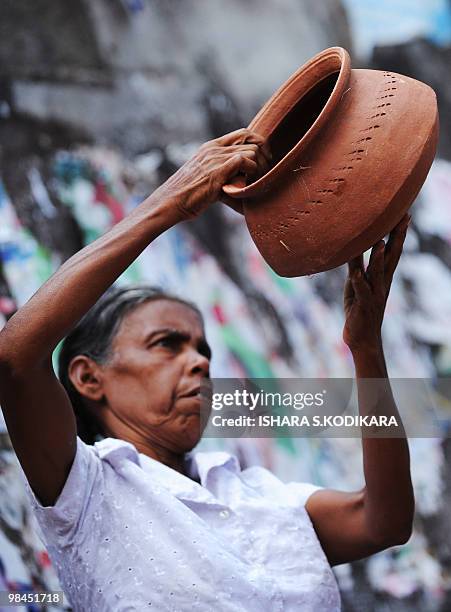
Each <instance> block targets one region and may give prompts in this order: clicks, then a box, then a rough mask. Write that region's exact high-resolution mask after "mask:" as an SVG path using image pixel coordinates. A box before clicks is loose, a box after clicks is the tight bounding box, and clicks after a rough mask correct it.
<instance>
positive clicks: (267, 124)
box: [222, 47, 351, 198]
mask: <svg viewBox="0 0 451 612" xmlns="http://www.w3.org/2000/svg"><path fill="white" fill-rule="evenodd" d="M335 72H338V77H337V81H336V83H335V85H334V88H333V90H332V93H331V94H330V96H329V99H328V100H327V102H326V104H325V105H324V106H323V109H322V110H321V112H320V114H319V115H318V117H317V118H316V120H315V121H314V122H313V124H312V125H311V126H310V128H309V129H308V130H307V132H306V133H305V134H304V136H303V137H302V138H301V139H300V140H299V142H298V143H297V144H296V145H295V146H294V147H293V148H292V149H290V150H289V151H288V153H287V154H286V155H285V156H284V157H283V158H282V159H281V160H280V161H279V162H278V163H277V164H276V165H275V166H273V167H272V168H271V169H270V170H269V171H268V172H267V173H266V174H264V175H263V176H262V177H260V178H259V179H257V180H256V181H254V182H253V183H251V184H250V185H247V186H245V185H243V184H242V180H243V179H241V181H240V179H237V181H236V183H235V184H234V183H233V182H232V183H229V184H227V185H224V186H223V188H222V189H223V191H224V192H225V193H226V194H227V195H229V196H231V197H233V198H248V197H253V196H255V195H258V194H259V193H261V192H262V191H266V190H267V189H268V188H269V186H270V185H271V184H272V183H273V182H274V181H275V180H276V179H277V178H278V177H279V176H280V175H281V174H282V173H283V172H284V170H285V168H286V167H287V166H288V165H289V164H290V163H291V161H292V160H293V158H295V157H297V156H298V154H299V153H300V152H301V151H302V150H303V149H305V148H306V147H307V146H308V145H309V143H310V141H311V140H312V138H313V137H314V136H316V135H317V133H318V132H319V131H320V130H321V129H322V128H323V126H324V124H325V123H326V121H327V120H328V119H329V118H330V115H331V114H332V112H333V111H334V110H335V108H336V107H337V106H338V104H339V103H340V101H341V99H342V97H343V95H344V93H345V92H346V87H347V85H348V83H349V78H350V74H351V58H350V56H349V53H348V52H347V51H346V49H344V48H343V47H330V48H329V49H325V50H324V51H321V52H320V53H318V54H317V55H315V56H314V57H313V58H312V59H310V60H309V61H308V62H306V63H305V64H304V65H303V66H301V67H300V68H299V69H298V70H297V71H296V72H295V73H294V74H292V76H291V77H290V78H289V79H288V80H287V81H285V83H284V84H283V85H282V86H281V87H279V89H278V90H277V91H276V92H275V93H274V94H273V95H272V96H271V98H270V99H269V100H268V101H267V102H266V103H265V104H264V106H263V107H262V108H261V109H260V111H259V112H258V113H257V115H256V116H255V117H254V119H252V121H251V123H250V124H249V129H251V130H253V131H255V132H256V133H257V134H259V135H260V136H263V137H264V138H265V139H267V138H269V136H271V134H272V133H273V132H274V131H275V130H276V129H277V127H278V126H279V125H280V123H281V122H282V120H283V119H284V118H285V117H286V116H287V114H288V113H289V112H290V111H291V110H292V109H293V108H294V106H296V104H298V103H299V102H300V101H301V100H302V98H303V97H304V96H305V95H306V94H307V93H308V92H309V91H311V90H312V89H313V87H315V86H316V85H318V83H320V82H321V81H322V80H323V79H325V78H327V77H328V76H330V75H331V74H333V73H335ZM303 82H305V84H304V87H301V89H299V85H300V84H302V83H303ZM293 94H294V95H293ZM290 96H292V97H293V100H292V103H291V104H287V99H288V100H289V98H290ZM281 98H285V99H286V100H285V101H284V104H283V113H282V114H281V113H280V112H279V113H277V106H278V105H279V103H280V100H281ZM272 114H276V116H277V114H278V115H279V116H278V117H277V119H276V121H274V119H273V118H272V117H271V120H269V118H270V116H271V115H272Z"/></svg>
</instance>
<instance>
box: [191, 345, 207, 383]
mask: <svg viewBox="0 0 451 612" xmlns="http://www.w3.org/2000/svg"><path fill="white" fill-rule="evenodd" d="M189 368H190V372H191V374H201V375H202V376H203V377H208V376H209V374H210V359H209V358H208V357H206V356H205V355H202V353H199V352H198V351H197V350H196V349H193V350H192V351H191V352H190V364H189Z"/></svg>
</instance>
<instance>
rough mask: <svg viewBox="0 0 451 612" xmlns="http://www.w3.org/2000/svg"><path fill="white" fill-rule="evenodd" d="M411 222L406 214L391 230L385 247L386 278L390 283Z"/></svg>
mask: <svg viewBox="0 0 451 612" xmlns="http://www.w3.org/2000/svg"><path fill="white" fill-rule="evenodd" d="M409 223H410V216H409V215H405V216H404V217H403V218H402V220H401V221H400V223H398V225H397V226H396V227H395V228H394V229H393V230H392V231H391V232H390V237H389V239H388V242H387V246H386V249H385V278H386V282H388V284H389V285H390V284H391V281H392V279H393V275H394V273H395V270H396V267H397V265H398V263H399V259H400V257H401V253H402V249H403V245H404V241H405V239H406V234H407V229H408V227H409Z"/></svg>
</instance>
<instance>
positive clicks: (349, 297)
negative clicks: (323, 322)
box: [343, 276, 355, 308]
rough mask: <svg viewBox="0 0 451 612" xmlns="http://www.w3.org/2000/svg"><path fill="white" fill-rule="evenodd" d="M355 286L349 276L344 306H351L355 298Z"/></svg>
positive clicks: (344, 295)
mask: <svg viewBox="0 0 451 612" xmlns="http://www.w3.org/2000/svg"><path fill="white" fill-rule="evenodd" d="M354 295H355V294H354V288H353V286H352V281H351V279H350V277H349V276H348V278H347V279H346V282H345V288H344V291H343V302H344V306H345V308H347V307H349V306H350V305H351V304H352V302H353V300H354Z"/></svg>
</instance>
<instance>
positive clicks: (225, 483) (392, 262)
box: [0, 130, 413, 612]
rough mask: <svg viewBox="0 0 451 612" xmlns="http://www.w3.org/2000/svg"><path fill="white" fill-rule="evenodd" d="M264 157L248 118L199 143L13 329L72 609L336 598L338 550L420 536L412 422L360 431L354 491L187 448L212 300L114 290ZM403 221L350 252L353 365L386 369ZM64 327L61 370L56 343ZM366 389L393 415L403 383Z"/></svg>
mask: <svg viewBox="0 0 451 612" xmlns="http://www.w3.org/2000/svg"><path fill="white" fill-rule="evenodd" d="M269 157H270V154H269V151H268V149H267V145H266V144H265V143H264V142H262V140H261V139H260V138H259V136H257V135H256V134H253V133H251V132H249V131H248V130H239V131H237V132H234V133H232V134H228V135H226V136H224V137H222V138H219V139H216V140H213V141H210V142H208V143H206V144H204V145H203V146H202V147H201V148H200V150H199V152H198V153H197V154H196V155H195V156H194V157H193V158H192V159H191V160H190V161H188V162H187V163H186V164H185V165H184V166H182V167H181V168H180V170H178V171H177V172H176V173H175V174H174V175H173V176H172V177H171V178H170V179H169V180H168V181H167V182H166V183H165V184H163V185H162V186H161V187H160V188H159V189H157V190H156V191H155V192H154V193H153V194H152V195H151V196H150V197H149V198H148V199H146V200H145V201H144V202H142V204H140V205H139V206H138V207H137V208H136V209H134V210H133V211H132V212H131V213H130V214H129V215H128V217H126V218H125V219H124V220H123V221H121V222H120V223H118V224H117V225H116V226H115V227H114V228H113V229H112V230H111V231H110V232H108V233H106V234H105V235H104V236H102V237H101V238H99V239H98V240H96V241H95V242H93V243H92V244H90V245H89V246H87V247H85V248H84V249H82V250H81V251H80V252H79V253H77V254H76V255H74V256H73V257H72V258H71V259H69V260H68V261H67V262H66V263H64V265H62V266H61V267H60V269H59V270H58V271H57V272H56V273H55V274H54V275H53V276H52V277H51V278H50V279H49V280H48V281H47V282H46V283H45V284H44V285H43V286H42V287H41V288H40V289H39V291H38V292H37V293H36V294H35V295H34V296H33V297H32V298H31V299H30V301H29V302H28V303H27V304H25V305H24V306H23V307H22V308H21V309H20V310H19V311H18V312H17V313H16V314H15V315H14V317H12V318H11V319H10V320H9V321H8V323H7V325H6V327H5V328H4V329H3V331H2V332H1V334H0V364H1V365H0V374H1V394H0V399H1V405H2V408H3V411H4V414H5V418H6V422H7V426H8V430H9V433H10V436H11V440H12V443H13V446H14V449H15V451H16V453H17V456H18V458H19V460H20V463H21V465H22V468H23V471H24V473H25V475H26V478H27V480H28V483H29V488H28V491H29V494H30V497H31V500H32V504H33V507H34V510H35V513H36V516H37V519H38V522H39V525H40V528H41V530H42V537H43V539H44V542H45V544H46V545H47V547H48V550H49V554H50V557H51V559H52V560H53V562H54V564H55V566H56V569H57V571H58V575H59V578H60V580H61V583H62V586H63V588H64V590H65V592H66V594H67V596H68V597H69V600H70V602H71V604H72V606H73V608H74V609H75V610H81V611H83V612H91V611H94V610H95V611H96V612H98V611H114V612H118V611H121V610H139V611H142V610H147V609H152V610H158V611H163V610H176V611H182V610H191V609H198V610H203V611H206V612H207V611H208V612H211V611H212V610H215V611H216V610H218V611H224V612H225V611H229V610H230V611H239V610H240V611H241V610H242V611H254V610H255V611H256V612H257V611H258V612H261V611H262V610H267V611H276V610H285V611H292V610H321V611H322V612H323V611H331V610H338V609H339V608H340V599H339V594H338V589H337V585H336V582H335V580H334V577H333V574H332V571H331V568H330V565H332V564H337V563H344V562H347V561H352V560H353V559H359V558H362V557H365V556H367V555H370V554H373V553H375V552H377V551H380V550H382V549H384V548H387V547H389V546H393V545H396V544H401V543H403V542H406V540H407V539H408V538H409V535H410V532H411V524H412V513H413V494H412V486H411V480H410V473H409V453H408V446H407V443H406V440H405V439H404V438H403V437H398V438H392V439H380V438H365V439H364V440H363V453H364V474H365V487H364V488H363V490H361V491H357V492H351V493H349V492H348V493H345V492H339V491H334V490H324V489H319V488H318V487H315V486H313V485H309V484H303V483H289V484H283V483H282V482H281V481H279V480H278V479H277V478H276V477H275V476H273V475H272V474H271V473H270V472H268V471H267V470H265V469H263V468H260V467H253V468H248V469H244V470H241V469H240V466H239V464H238V462H237V460H236V458H234V457H233V456H230V455H228V454H226V453H222V452H213V453H211V452H210V453H195V454H190V455H188V453H189V451H191V450H192V449H193V448H194V447H195V446H196V444H197V443H198V441H199V437H200V417H199V413H200V402H201V395H200V385H201V381H202V379H205V378H206V377H208V376H209V362H210V356H211V351H210V348H209V346H208V343H207V340H206V338H205V333H204V326H203V321H202V316H201V314H200V312H199V311H198V310H197V308H196V307H195V306H194V305H193V304H191V303H189V302H186V301H184V300H182V299H179V298H176V297H173V296H170V295H167V294H164V293H159V292H158V291H155V290H152V289H145V288H144V289H143V288H141V289H136V288H131V289H115V288H112V289H109V288H110V286H111V285H112V284H113V283H114V281H115V280H116V278H117V277H118V276H119V275H120V274H121V273H122V272H123V271H124V270H125V269H126V268H127V267H128V266H129V265H130V264H131V263H132V262H133V260H134V259H135V258H136V257H137V256H138V255H139V253H140V252H141V251H142V250H143V249H144V248H145V247H146V246H147V245H148V244H149V243H151V242H152V240H154V239H155V238H156V237H157V236H158V235H160V234H161V233H162V232H164V231H165V230H166V229H168V228H170V227H171V226H173V225H175V224H176V223H178V222H180V221H184V220H187V219H191V218H193V217H195V216H196V215H198V214H200V213H201V212H202V211H203V210H204V209H205V208H206V207H207V206H209V205H211V204H212V203H213V202H215V201H216V200H217V199H218V198H219V196H220V192H221V188H222V186H223V185H224V184H225V183H226V182H227V181H228V180H229V179H230V178H231V177H232V176H234V175H236V174H237V173H239V172H244V173H246V174H251V175H252V174H257V173H259V172H264V171H265V169H266V168H267V164H268V163H269ZM407 224H408V221H407V220H406V219H404V220H403V221H402V222H401V224H400V225H399V226H398V227H397V228H396V229H395V230H394V231H393V232H392V234H391V237H390V239H389V242H388V243H387V245H384V243H383V242H380V243H379V244H377V245H376V246H375V247H374V248H373V251H372V255H371V259H370V263H369V266H368V268H367V270H366V271H365V270H364V268H363V262H362V259H361V258H359V259H357V260H355V261H353V262H351V265H350V270H349V275H348V280H347V284H346V289H345V311H346V324H345V329H344V340H345V342H346V343H347V344H348V346H349V348H350V349H351V351H352V355H353V358H354V362H355V367H356V376H357V379H358V380H360V379H362V378H378V379H384V378H386V377H387V372H386V367H385V363H384V356H383V351H382V343H381V325H382V319H383V313H384V308H385V302H386V300H387V296H388V292H389V288H390V283H391V280H392V276H393V273H394V270H395V268H396V265H397V262H398V259H399V256H400V254H401V250H402V244H403V240H404V236H405V233H406V229H407ZM65 336H67V337H66V340H65V342H64V344H63V348H62V351H61V354H60V378H61V382H59V380H58V379H57V378H56V376H55V374H54V371H53V367H52V351H53V350H54V348H55V347H56V345H57V344H58V342H59V341H60V340H61V339H62V338H64V337H65ZM387 386H388V382H387ZM382 397H384V398H385V399H384V400H382V399H380V398H382ZM359 400H360V411H361V413H362V414H366V413H367V412H369V411H370V410H375V409H376V410H384V411H385V412H386V413H389V414H395V415H396V414H397V412H396V407H395V405H394V403H393V399H392V396H391V394H390V393H385V394H382V395H381V396H377V400H376V403H377V402H379V404H380V403H382V402H383V403H384V405H383V406H380V405H376V406H374V405H373V404H372V403H371V402H372V401H373V403H374V398H369V397H367V394H366V393H365V392H364V390H362V387H360V389H359ZM74 412H75V414H74ZM77 424H78V427H79V429H78V436H77ZM96 434H101V437H103V439H97V438H96ZM96 440H97V441H96ZM93 442H94V444H93ZM27 486H28V485H27Z"/></svg>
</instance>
